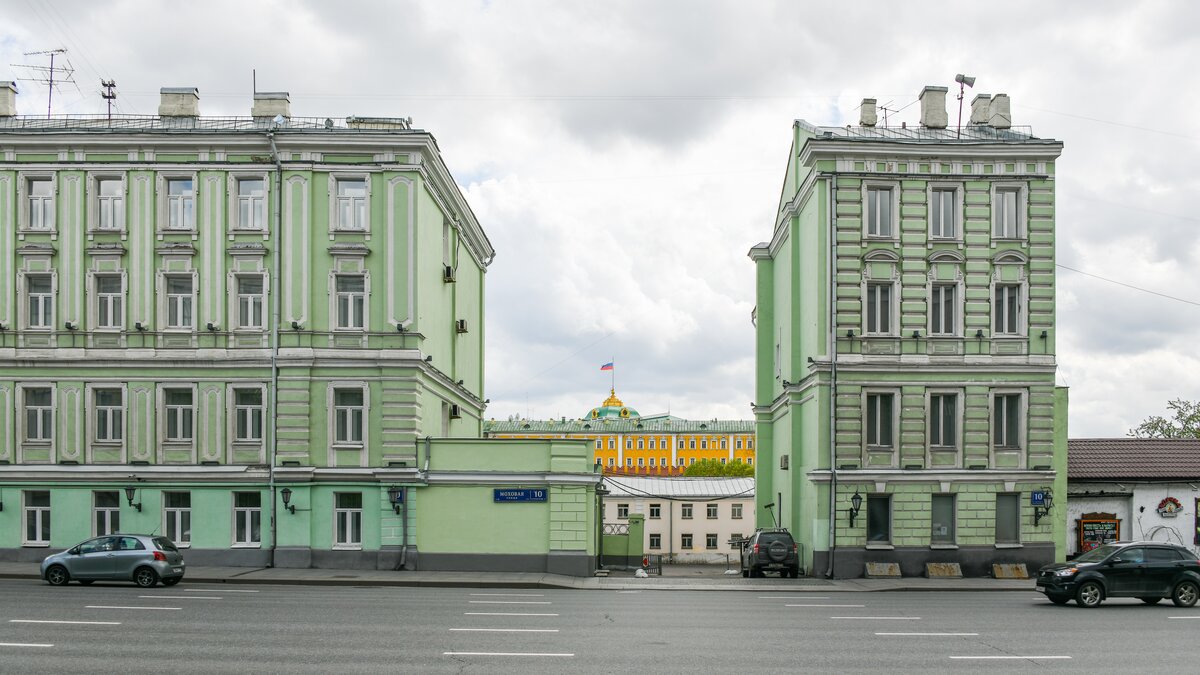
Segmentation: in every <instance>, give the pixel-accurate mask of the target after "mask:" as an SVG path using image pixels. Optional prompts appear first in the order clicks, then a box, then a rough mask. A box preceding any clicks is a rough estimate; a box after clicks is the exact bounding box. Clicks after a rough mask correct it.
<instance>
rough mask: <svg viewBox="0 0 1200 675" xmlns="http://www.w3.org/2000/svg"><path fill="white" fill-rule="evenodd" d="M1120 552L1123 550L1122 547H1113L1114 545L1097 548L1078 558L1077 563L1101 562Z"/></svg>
mask: <svg viewBox="0 0 1200 675" xmlns="http://www.w3.org/2000/svg"><path fill="white" fill-rule="evenodd" d="M1119 550H1121V547H1120V546H1113V545H1112V544H1105V545H1103V546H1097V547H1096V548H1094V549H1092V550H1090V551H1088V552H1087V553H1084V554H1083V555H1081V556H1079V557H1078V558H1076V559H1075V562H1100V561H1101V560H1104V559H1105V558H1107V557H1108V556H1110V555H1112V554H1113V553H1115V552H1116V551H1119Z"/></svg>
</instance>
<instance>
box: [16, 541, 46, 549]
mask: <svg viewBox="0 0 1200 675" xmlns="http://www.w3.org/2000/svg"><path fill="white" fill-rule="evenodd" d="M21 548H50V542H48V541H47V542H37V541H33V542H25V543H23V544H21Z"/></svg>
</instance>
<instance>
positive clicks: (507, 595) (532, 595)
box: [471, 593, 546, 598]
mask: <svg viewBox="0 0 1200 675" xmlns="http://www.w3.org/2000/svg"><path fill="white" fill-rule="evenodd" d="M471 595H472V596H478V597H484V598H544V597H546V594H545V593H472V594H471Z"/></svg>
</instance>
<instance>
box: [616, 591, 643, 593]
mask: <svg viewBox="0 0 1200 675" xmlns="http://www.w3.org/2000/svg"><path fill="white" fill-rule="evenodd" d="M617 592H618V593H641V591H617Z"/></svg>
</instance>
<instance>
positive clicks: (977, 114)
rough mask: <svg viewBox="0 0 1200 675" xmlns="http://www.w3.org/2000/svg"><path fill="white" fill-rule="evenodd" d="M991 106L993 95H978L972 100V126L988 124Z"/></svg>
mask: <svg viewBox="0 0 1200 675" xmlns="http://www.w3.org/2000/svg"><path fill="white" fill-rule="evenodd" d="M991 104H992V95H991V94H976V95H975V98H973V99H971V124H987V123H988V112H989V108H990V107H991Z"/></svg>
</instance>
